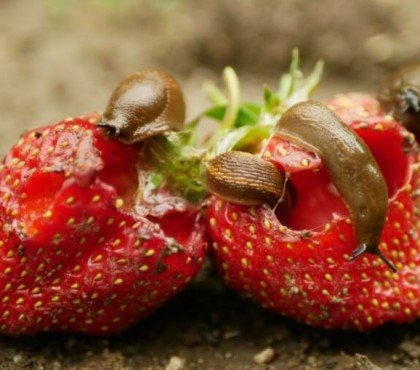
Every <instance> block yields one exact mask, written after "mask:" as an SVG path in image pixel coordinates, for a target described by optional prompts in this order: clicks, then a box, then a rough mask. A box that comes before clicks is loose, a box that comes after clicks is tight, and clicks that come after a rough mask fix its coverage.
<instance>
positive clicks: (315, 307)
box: [207, 95, 420, 330]
mask: <svg viewBox="0 0 420 370" xmlns="http://www.w3.org/2000/svg"><path fill="white" fill-rule="evenodd" d="M328 104H329V105H330V107H332V108H333V109H336V110H337V112H338V113H339V114H340V115H341V117H342V118H343V119H344V120H345V122H346V123H348V124H349V125H351V126H352V127H353V128H354V129H355V130H356V132H357V133H358V134H359V135H360V136H361V137H362V138H363V139H364V140H365V141H366V143H367V144H368V145H369V147H370V148H371V150H372V152H373V154H374V155H375V157H376V159H377V161H378V164H379V166H380V167H381V169H382V171H383V173H384V175H385V177H386V180H387V185H388V188H389V192H390V195H391V197H390V200H389V208H388V213H387V223H386V225H385V228H384V230H383V234H382V239H381V245H380V250H381V251H382V253H383V254H384V255H385V256H386V257H387V258H389V259H390V260H391V261H392V262H393V263H394V265H395V266H396V267H397V269H398V273H392V272H391V271H390V270H389V269H388V268H387V267H386V266H385V265H384V264H383V263H382V261H380V260H379V259H378V258H377V257H376V256H373V255H369V254H365V255H363V256H361V257H360V258H358V259H356V260H355V261H353V262H351V261H349V258H350V257H349V256H350V255H351V254H352V252H353V251H354V249H356V247H357V244H356V240H355V237H354V232H353V228H352V225H351V221H350V218H349V213H348V211H347V209H346V207H345V206H344V203H343V202H342V200H341V199H340V198H339V197H338V195H336V196H333V195H331V194H330V193H328V191H329V190H328V187H327V184H328V183H329V177H328V175H327V174H326V171H325V168H323V167H322V161H320V160H319V158H317V157H316V156H314V155H313V153H306V154H305V155H302V158H304V159H308V158H309V159H311V157H310V155H312V159H313V163H312V162H309V164H308V163H307V162H306V163H304V164H302V163H300V162H299V161H297V158H298V157H299V153H300V151H303V152H305V151H304V150H302V149H296V148H295V149H296V150H295V149H293V148H291V147H289V148H287V149H289V151H286V152H285V151H284V148H285V147H287V146H288V143H287V142H285V141H284V140H281V139H280V138H274V139H273V140H272V141H271V142H270V143H269V145H268V149H267V152H265V154H264V158H266V159H267V160H271V161H272V163H274V164H275V165H277V166H278V167H279V169H281V170H282V171H284V170H285V169H287V172H289V173H290V174H291V177H290V181H291V183H292V184H293V185H294V187H295V189H296V192H297V203H296V205H295V208H294V210H293V212H287V211H286V212H285V211H284V210H280V211H278V212H277V214H279V219H280V220H281V221H282V222H283V223H286V224H287V225H288V226H293V227H294V229H292V228H289V227H287V226H286V225H285V224H282V223H281V222H280V221H279V219H278V218H277V217H276V215H275V214H274V213H273V211H272V210H271V209H269V208H268V207H264V206H261V207H245V206H239V205H234V204H232V203H229V202H225V201H222V200H221V199H217V198H216V197H212V201H211V202H210V206H209V209H208V214H207V217H208V221H209V230H210V235H211V239H212V240H213V248H212V249H213V252H214V256H215V259H216V262H217V265H218V268H219V270H220V271H221V273H222V274H223V276H224V278H225V280H226V281H227V282H228V284H229V285H230V286H231V287H233V288H234V289H236V290H238V291H239V292H241V293H242V294H244V295H245V296H248V297H252V298H253V299H255V300H256V301H258V302H260V303H261V304H262V305H263V306H264V307H266V308H268V309H271V310H274V311H276V312H278V313H281V314H283V315H287V316H289V317H291V318H294V319H296V320H298V321H301V322H304V323H307V324H309V325H313V326H317V327H323V328H342V329H354V330H366V329H372V328H375V327H377V326H379V325H382V324H384V323H386V322H389V321H393V322H397V323H404V322H411V321H414V320H415V319H416V318H418V317H419V315H420V301H419V298H420V258H419V252H420V241H419V239H420V238H419V234H420V217H419V209H420V208H419V207H420V204H419V196H418V191H419V187H420V174H419V163H420V158H419V155H418V148H417V147H416V145H415V144H413V143H412V140H411V141H410V142H411V144H410V145H408V146H407V143H406V141H407V138H411V139H412V135H409V134H408V133H407V132H406V130H405V129H404V128H403V127H402V126H401V125H400V124H399V123H397V122H395V121H394V120H393V119H392V118H391V117H389V116H385V115H383V114H382V113H381V112H380V111H379V108H378V105H377V102H376V100H374V99H373V98H370V97H368V96H365V95H348V96H339V97H337V98H336V99H334V100H332V101H330V102H328ZM278 148H280V150H278ZM314 170H315V172H314ZM332 193H333V192H332ZM328 207H331V211H332V210H334V211H335V214H333V215H332V214H331V212H330V213H328V212H329V211H322V210H323V209H327V210H328V209H329V208H328ZM320 210H321V211H320ZM290 214H291V215H290ZM327 214H328V217H326V215H327ZM314 218H318V220H322V221H323V222H322V223H321V225H320V227H318V228H316V229H315V230H307V229H305V228H304V226H305V225H310V224H311V222H312V223H313V222H314V221H313V220H314Z"/></svg>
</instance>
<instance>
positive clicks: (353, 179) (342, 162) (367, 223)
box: [275, 101, 394, 269]
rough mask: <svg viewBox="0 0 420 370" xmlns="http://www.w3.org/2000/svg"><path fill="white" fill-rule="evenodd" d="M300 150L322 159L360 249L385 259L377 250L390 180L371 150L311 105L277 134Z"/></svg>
mask: <svg viewBox="0 0 420 370" xmlns="http://www.w3.org/2000/svg"><path fill="white" fill-rule="evenodd" d="M275 134H276V135H280V136H282V137H284V138H286V139H288V140H290V141H291V142H292V143H294V144H296V145H300V146H302V147H303V148H306V149H308V150H311V151H313V152H315V153H317V154H318V155H319V156H320V157H321V158H322V160H323V162H324V164H325V166H326V169H327V171H328V173H329V175H330V177H331V179H332V181H333V183H334V185H335V186H336V188H337V190H338V191H339V193H340V194H341V196H342V197H343V199H344V202H345V203H346V205H347V207H348V209H349V212H350V214H351V217H352V220H353V224H354V226H355V233H356V239H357V241H358V245H359V247H358V249H357V250H356V251H355V252H354V255H353V257H354V258H355V257H357V256H359V255H360V254H362V253H364V252H368V253H373V254H376V255H378V256H380V257H381V258H382V259H383V260H384V262H386V263H387V265H388V266H389V267H391V268H392V269H394V267H393V266H392V265H391V264H390V263H389V261H387V260H386V259H385V258H384V257H383V256H382V255H381V253H380V251H379V249H378V244H379V240H380V237H381V234H382V229H383V227H384V224H385V217H386V212H387V206H388V192H387V187H386V183H385V179H384V177H383V175H382V173H381V171H380V169H379V167H378V165H377V163H376V161H375V159H374V157H373V155H372V153H371V152H370V150H369V148H368V147H367V146H366V144H365V143H364V142H363V141H362V140H361V139H360V138H359V137H358V136H357V135H356V133H354V132H353V131H352V130H351V129H350V128H349V127H348V126H347V125H346V124H345V123H344V122H342V121H341V119H340V118H339V117H338V116H337V115H336V114H335V113H334V112H332V111H331V110H330V109H329V108H328V107H326V106H325V105H324V104H321V103H318V102H313V101H308V102H303V103H299V104H296V105H294V106H292V107H291V108H290V109H288V110H287V111H286V112H285V113H284V114H283V116H282V117H281V119H280V121H279V122H278V124H277V126H276V128H275Z"/></svg>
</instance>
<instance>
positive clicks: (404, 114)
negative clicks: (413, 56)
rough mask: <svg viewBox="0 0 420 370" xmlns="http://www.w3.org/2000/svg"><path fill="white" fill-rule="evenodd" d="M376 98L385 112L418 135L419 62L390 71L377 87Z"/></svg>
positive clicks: (419, 116) (419, 127) (419, 106)
mask: <svg viewBox="0 0 420 370" xmlns="http://www.w3.org/2000/svg"><path fill="white" fill-rule="evenodd" d="M378 100H379V102H380V103H381V106H382V108H383V109H384V110H385V112H387V113H389V114H391V115H392V116H394V118H395V119H396V120H398V121H400V122H401V123H402V124H403V125H404V126H405V127H406V128H407V129H408V130H409V131H411V132H412V133H413V134H415V135H420V63H417V64H413V65H410V66H407V67H404V68H402V69H399V70H397V71H396V72H394V73H392V74H391V75H390V76H389V77H388V78H386V79H385V80H384V81H383V83H382V84H381V85H380V87H379V92H378Z"/></svg>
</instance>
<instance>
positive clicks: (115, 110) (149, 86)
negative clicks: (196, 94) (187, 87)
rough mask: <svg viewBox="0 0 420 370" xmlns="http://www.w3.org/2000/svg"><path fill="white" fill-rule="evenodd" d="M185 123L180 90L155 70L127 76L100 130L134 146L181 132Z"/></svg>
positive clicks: (164, 75)
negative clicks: (150, 138)
mask: <svg viewBox="0 0 420 370" xmlns="http://www.w3.org/2000/svg"><path fill="white" fill-rule="evenodd" d="M184 119H185V103H184V98H183V95H182V92H181V88H180V86H179V85H178V83H177V82H176V80H175V79H174V78H173V77H172V76H170V75H169V74H167V73H165V72H162V71H160V70H156V69H149V70H144V71H141V72H135V73H133V74H131V75H129V76H127V77H126V78H125V79H124V80H123V81H122V82H121V83H120V84H119V85H118V86H117V88H116V89H115V90H114V92H113V93H112V95H111V98H110V99H109V102H108V105H107V107H106V109H105V112H104V114H103V115H102V119H101V121H100V122H99V123H98V125H99V126H101V127H104V128H106V129H107V130H108V133H109V134H110V135H111V136H113V137H116V138H117V139H119V140H121V141H123V142H125V143H127V144H133V143H137V142H140V141H143V140H145V139H147V138H149V137H151V136H154V135H158V134H161V133H164V132H166V131H168V130H179V129H181V128H182V126H183V123H184Z"/></svg>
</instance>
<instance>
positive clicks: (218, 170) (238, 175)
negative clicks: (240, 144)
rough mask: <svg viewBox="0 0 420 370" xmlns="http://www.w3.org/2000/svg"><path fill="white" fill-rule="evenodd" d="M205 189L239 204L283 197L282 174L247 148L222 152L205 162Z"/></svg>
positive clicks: (283, 179)
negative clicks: (242, 150) (247, 151)
mask: <svg viewBox="0 0 420 370" xmlns="http://www.w3.org/2000/svg"><path fill="white" fill-rule="evenodd" d="M206 182H207V189H208V191H210V192H211V193H213V194H216V195H218V196H219V197H220V198H222V199H225V200H227V201H229V202H232V203H237V204H242V205H248V206H252V205H258V204H263V203H268V204H270V205H272V206H274V205H276V203H277V202H278V201H279V200H280V199H282V196H283V193H284V190H285V189H284V188H285V178H284V176H283V174H281V173H280V171H278V170H277V168H276V167H275V166H274V165H273V164H272V163H270V162H267V161H265V160H264V159H261V158H260V157H257V156H256V155H252V154H250V153H246V152H238V151H233V152H227V153H222V154H220V155H218V156H217V157H215V158H214V159H212V160H210V161H209V162H208V163H207V165H206Z"/></svg>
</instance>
